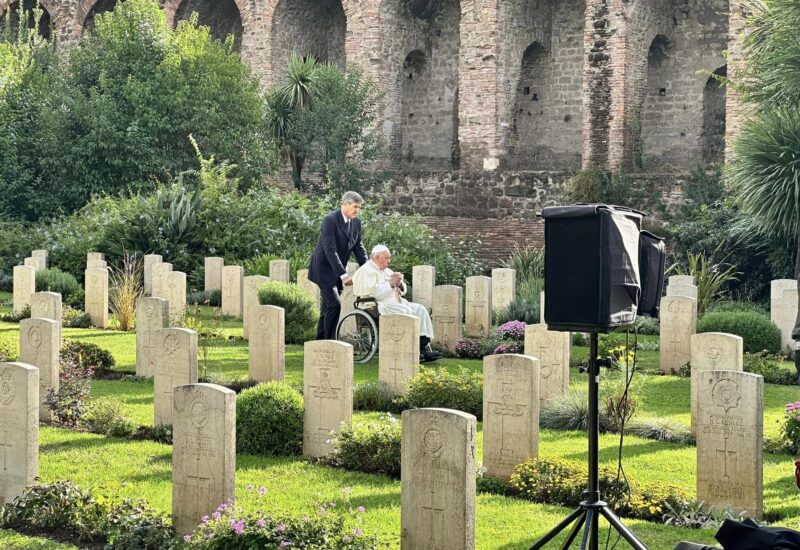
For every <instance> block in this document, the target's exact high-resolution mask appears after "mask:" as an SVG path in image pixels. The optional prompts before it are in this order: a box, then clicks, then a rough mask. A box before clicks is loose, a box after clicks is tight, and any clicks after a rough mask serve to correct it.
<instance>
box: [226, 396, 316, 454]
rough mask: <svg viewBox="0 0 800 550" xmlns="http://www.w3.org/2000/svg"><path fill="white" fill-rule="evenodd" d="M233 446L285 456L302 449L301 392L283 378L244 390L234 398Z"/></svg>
mask: <svg viewBox="0 0 800 550" xmlns="http://www.w3.org/2000/svg"><path fill="white" fill-rule="evenodd" d="M236 450H237V452H239V453H246V454H254V455H264V456H288V455H296V454H300V453H301V452H302V450H303V396H302V395H301V394H300V392H299V391H297V390H296V389H294V388H292V387H291V386H289V385H288V384H286V383H284V382H267V383H265V384H260V385H258V386H256V387H254V388H250V389H247V390H244V391H243V392H242V393H241V394H239V396H238V398H237V399H236Z"/></svg>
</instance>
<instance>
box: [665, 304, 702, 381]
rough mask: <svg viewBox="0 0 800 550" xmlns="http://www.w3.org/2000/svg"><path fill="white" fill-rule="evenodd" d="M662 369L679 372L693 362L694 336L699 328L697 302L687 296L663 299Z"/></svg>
mask: <svg viewBox="0 0 800 550" xmlns="http://www.w3.org/2000/svg"><path fill="white" fill-rule="evenodd" d="M660 324H661V330H660V332H661V338H660V344H659V348H660V353H659V355H660V367H661V371H662V372H678V371H679V370H680V369H681V368H682V367H683V366H684V365H686V363H688V362H689V361H691V360H692V340H691V338H692V334H694V333H695V331H696V326H697V300H695V299H694V298H688V297H686V296H665V297H664V298H662V299H661V323H660Z"/></svg>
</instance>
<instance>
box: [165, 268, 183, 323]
mask: <svg viewBox="0 0 800 550" xmlns="http://www.w3.org/2000/svg"><path fill="white" fill-rule="evenodd" d="M164 290H165V292H166V294H167V301H168V302H169V316H170V318H171V320H172V322H173V323H176V322H177V321H178V320H180V318H181V317H183V315H184V314H185V313H186V273H183V272H182V271H170V272H169V273H167V283H166V288H165V289H164Z"/></svg>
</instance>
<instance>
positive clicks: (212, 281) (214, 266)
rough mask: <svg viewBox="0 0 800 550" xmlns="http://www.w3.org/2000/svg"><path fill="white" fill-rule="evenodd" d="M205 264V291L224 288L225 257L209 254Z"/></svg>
mask: <svg viewBox="0 0 800 550" xmlns="http://www.w3.org/2000/svg"><path fill="white" fill-rule="evenodd" d="M204 265H205V273H204V275H205V280H204V283H205V285H204V289H205V291H206V292H209V291H211V290H222V268H223V267H225V259H224V258H219V257H217V256H209V257H208V258H206V259H205V264H204Z"/></svg>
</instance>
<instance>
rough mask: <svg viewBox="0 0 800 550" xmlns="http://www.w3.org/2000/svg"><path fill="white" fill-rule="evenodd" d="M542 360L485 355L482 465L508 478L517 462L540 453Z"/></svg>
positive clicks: (509, 355) (497, 476)
mask: <svg viewBox="0 0 800 550" xmlns="http://www.w3.org/2000/svg"><path fill="white" fill-rule="evenodd" d="M539 372H540V371H539V360H538V359H536V358H533V357H528V356H526V355H517V354H504V355H487V356H486V357H484V358H483V465H484V466H485V467H486V475H487V476H489V477H494V478H501V479H508V478H509V477H511V474H512V473H513V472H514V467H515V466H516V465H517V464H521V463H523V462H525V461H526V460H527V459H529V458H533V457H536V456H539V400H540V396H539V385H540V383H539V376H540V375H539Z"/></svg>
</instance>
